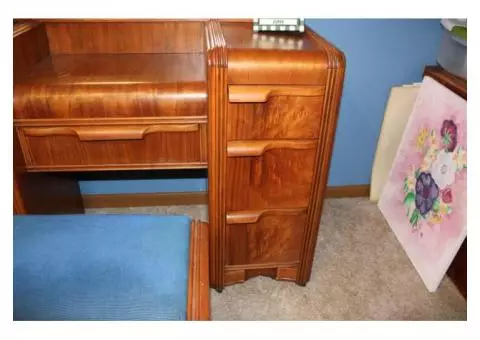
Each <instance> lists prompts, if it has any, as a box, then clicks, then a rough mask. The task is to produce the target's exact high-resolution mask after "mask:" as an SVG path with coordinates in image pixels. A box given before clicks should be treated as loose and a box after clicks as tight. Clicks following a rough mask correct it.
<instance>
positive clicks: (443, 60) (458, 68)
mask: <svg viewBox="0 0 480 340" xmlns="http://www.w3.org/2000/svg"><path fill="white" fill-rule="evenodd" d="M442 26H443V28H444V32H443V37H442V42H441V45H440V50H439V52H438V56H437V62H438V64H440V66H442V67H443V68H444V69H445V70H447V71H448V72H450V73H452V74H454V75H456V76H458V77H461V78H463V79H467V41H466V40H465V39H462V38H460V37H458V36H456V35H455V34H454V33H453V28H454V27H455V26H463V27H466V21H465V22H464V21H462V20H454V19H446V20H442Z"/></svg>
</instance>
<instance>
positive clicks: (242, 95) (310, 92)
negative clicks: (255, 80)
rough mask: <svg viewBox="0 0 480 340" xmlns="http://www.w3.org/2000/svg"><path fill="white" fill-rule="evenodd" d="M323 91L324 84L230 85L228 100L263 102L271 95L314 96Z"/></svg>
mask: <svg viewBox="0 0 480 340" xmlns="http://www.w3.org/2000/svg"><path fill="white" fill-rule="evenodd" d="M324 93H325V86H282V85H277V86H275V85H268V86H266V85H230V86H229V87H228V100H229V101H230V102H231V103H265V102H266V101H267V100H268V98H270V97H273V96H296V97H314V96H322V95H323V94H324Z"/></svg>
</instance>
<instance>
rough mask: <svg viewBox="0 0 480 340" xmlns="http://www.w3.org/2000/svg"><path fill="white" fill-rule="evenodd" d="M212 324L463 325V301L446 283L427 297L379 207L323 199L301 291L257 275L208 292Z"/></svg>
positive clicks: (197, 209) (192, 209)
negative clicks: (350, 322)
mask: <svg viewBox="0 0 480 340" xmlns="http://www.w3.org/2000/svg"><path fill="white" fill-rule="evenodd" d="M89 213H155V214H157V213H158V214H165V213H167V214H168V213H171V214H178V213H181V214H188V215H190V216H192V217H194V218H199V219H203V220H206V219H207V211H206V207H205V206H174V207H145V208H129V209H95V210H93V209H91V210H89ZM211 297H212V318H213V320H466V318H467V303H466V301H465V300H464V299H463V297H462V296H461V295H460V293H459V292H458V291H457V290H456V288H455V286H454V285H453V283H452V282H451V281H450V279H448V278H447V277H446V278H445V279H444V280H443V282H442V283H441V285H440V287H439V289H438V290H437V292H435V293H429V292H428V291H427V290H426V288H425V286H424V285H423V282H422V281H421V279H420V277H419V276H418V275H417V273H416V271H415V269H414V268H413V266H412V265H411V263H410V260H409V259H408V257H407V256H406V254H405V252H404V251H403V249H402V247H401V246H400V244H399V243H398V242H397V240H396V238H395V235H394V234H393V233H392V232H391V231H390V228H389V227H388V225H387V224H386V222H385V220H384V219H383V216H382V214H381V213H380V211H379V210H378V209H377V207H376V205H375V204H373V203H371V202H369V201H368V199H366V198H342V199H328V200H326V201H325V207H324V211H323V216H322V223H321V226H320V233H319V238H318V242H317V248H316V252H315V261H314V266H313V270H312V277H311V280H310V282H309V283H308V284H307V286H306V287H300V286H297V285H296V284H294V283H289V282H277V281H274V280H272V279H270V278H264V277H257V278H253V279H251V280H249V281H247V282H246V283H243V284H238V285H233V286H229V287H226V288H225V289H224V291H223V292H222V293H220V294H219V293H217V292H216V291H213V290H212V296H211Z"/></svg>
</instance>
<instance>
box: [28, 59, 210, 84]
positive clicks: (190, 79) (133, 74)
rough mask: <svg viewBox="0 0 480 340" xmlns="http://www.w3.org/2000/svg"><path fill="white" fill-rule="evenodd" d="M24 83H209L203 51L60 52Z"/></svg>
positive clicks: (37, 68)
mask: <svg viewBox="0 0 480 340" xmlns="http://www.w3.org/2000/svg"><path fill="white" fill-rule="evenodd" d="M22 83H23V84H25V83H27V84H32V83H40V84H46V83H48V84H65V85H74V84H78V85H80V84H84V85H88V84H109V83H112V84H142V83H146V84H177V83H189V84H191V83H195V84H196V83H205V84H206V71H205V58H204V55H203V54H201V53H199V54H176V53H171V54H168V53H162V54H147V53H145V54H85V55H57V56H50V57H47V58H45V59H44V60H43V61H41V62H40V63H39V64H37V65H36V66H35V68H34V69H33V70H32V72H30V73H29V75H28V76H27V77H26V78H25V79H24V80H23V81H22ZM205 86H206V85H205Z"/></svg>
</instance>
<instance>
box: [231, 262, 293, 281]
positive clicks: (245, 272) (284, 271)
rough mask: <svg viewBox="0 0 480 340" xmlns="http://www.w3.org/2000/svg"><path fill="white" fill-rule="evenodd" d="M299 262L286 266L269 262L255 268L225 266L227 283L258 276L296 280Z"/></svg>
mask: <svg viewBox="0 0 480 340" xmlns="http://www.w3.org/2000/svg"><path fill="white" fill-rule="evenodd" d="M297 272H298V264H290V265H287V266H285V267H283V266H281V265H279V264H267V265H266V267H260V266H258V265H255V267H253V268H249V267H245V266H239V267H236V266H235V267H233V266H226V267H225V284H226V285H232V284H235V283H242V282H245V281H247V280H248V279H251V278H253V277H256V276H267V277H270V278H272V279H276V280H283V281H296V278H297Z"/></svg>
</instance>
